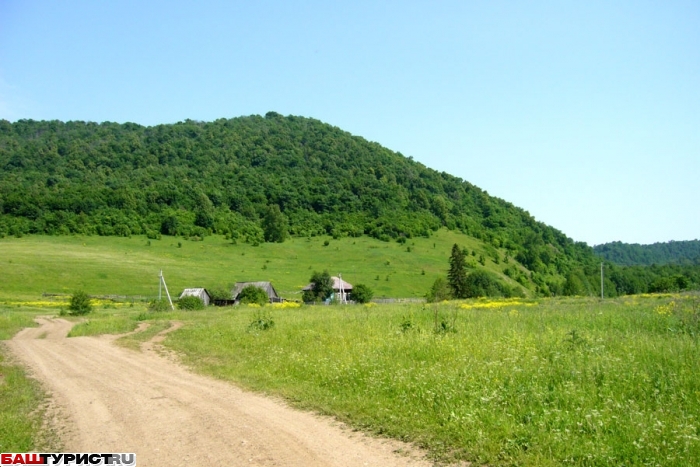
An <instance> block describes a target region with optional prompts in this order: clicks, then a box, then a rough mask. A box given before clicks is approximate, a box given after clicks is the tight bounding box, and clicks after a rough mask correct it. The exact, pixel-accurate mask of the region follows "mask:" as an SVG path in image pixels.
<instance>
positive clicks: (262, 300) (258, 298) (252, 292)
mask: <svg viewBox="0 0 700 467" xmlns="http://www.w3.org/2000/svg"><path fill="white" fill-rule="evenodd" d="M238 301H239V302H240V303H242V304H244V305H247V304H249V303H255V304H258V305H264V304H266V303H267V302H269V301H270V298H269V297H268V296H267V292H265V291H264V290H263V289H261V288H260V287H255V286H254V285H247V286H245V287H243V290H241V293H240V294H238Z"/></svg>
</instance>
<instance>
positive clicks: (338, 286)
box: [301, 276, 352, 302]
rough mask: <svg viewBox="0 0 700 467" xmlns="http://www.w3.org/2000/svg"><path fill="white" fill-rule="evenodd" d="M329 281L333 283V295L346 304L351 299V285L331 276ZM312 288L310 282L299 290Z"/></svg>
mask: <svg viewBox="0 0 700 467" xmlns="http://www.w3.org/2000/svg"><path fill="white" fill-rule="evenodd" d="M331 281H333V295H334V296H335V297H337V298H338V300H339V301H341V302H346V301H348V299H351V297H349V295H350V294H352V284H350V283H349V282H345V281H344V280H342V279H341V278H339V277H335V276H331ZM313 287H314V283H313V282H312V283H311V284H309V285H307V286H306V287H304V288H303V289H301V290H302V291H305V290H311V289H313Z"/></svg>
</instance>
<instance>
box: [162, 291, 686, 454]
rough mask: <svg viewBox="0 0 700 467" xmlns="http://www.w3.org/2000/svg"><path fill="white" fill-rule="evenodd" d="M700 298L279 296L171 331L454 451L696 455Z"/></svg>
mask: <svg viewBox="0 0 700 467" xmlns="http://www.w3.org/2000/svg"><path fill="white" fill-rule="evenodd" d="M693 300H697V297H693V296H661V297H630V298H621V299H617V300H606V301H604V302H600V301H598V300H595V299H564V300H545V301H541V302H540V303H535V302H527V301H519V302H517V301H513V302H510V303H509V302H507V301H500V302H494V301H485V300H482V301H470V302H450V303H445V304H439V305H401V306H399V305H395V306H376V307H363V306H348V307H334V306H331V307H302V308H299V309H288V310H272V312H271V316H272V319H274V321H275V326H274V327H272V328H271V329H268V330H266V331H259V330H252V329H251V327H250V326H249V325H250V323H251V322H253V321H254V320H255V319H256V317H257V316H258V313H259V310H255V309H246V308H236V309H233V310H222V311H220V312H217V313H211V312H205V313H201V314H198V315H197V316H196V317H195V316H194V314H192V315H191V317H190V319H189V320H188V319H187V318H186V317H184V316H183V317H181V318H180V319H183V320H184V321H186V326H185V327H184V328H182V329H181V330H179V331H178V332H176V333H174V334H172V335H171V336H169V338H168V340H166V342H165V344H166V346H167V347H170V348H172V349H174V350H176V351H179V352H180V353H181V355H183V356H184V359H185V362H186V363H187V364H188V365H190V366H191V367H193V368H195V369H196V370H198V371H200V372H202V373H205V374H210V375H214V376H216V377H218V378H222V379H226V380H232V381H236V382H238V383H239V384H242V385H244V386H246V387H248V388H251V389H255V390H259V391H263V392H267V393H271V394H276V395H281V396H283V397H285V398H287V399H288V400H289V401H291V402H292V403H294V404H296V405H297V406H300V407H304V408H310V409H313V410H317V411H319V412H322V413H326V414H330V415H333V416H336V417H338V418H339V419H341V420H343V421H345V422H348V423H349V424H351V425H352V426H355V427H358V428H360V429H364V430H368V431H371V432H374V433H377V434H381V435H385V436H390V437H394V438H398V439H403V440H409V441H413V442H416V443H417V444H419V445H420V446H423V447H425V448H427V449H428V450H429V451H430V452H431V453H432V454H433V455H434V456H435V457H436V458H437V459H440V460H443V461H449V460H457V459H464V460H470V461H473V462H476V463H477V464H482V463H485V464H488V465H494V466H505V465H538V466H560V465H580V466H598V465H600V466H603V465H606V466H607V465H630V466H631V465H640V466H641V465H664V466H686V465H691V464H692V463H693V462H695V460H696V459H698V458H700V378H698V377H697V375H698V374H700V350H699V349H700V347H699V346H698V335H699V333H698V331H700V328H698V327H697V326H696V327H695V328H693V326H694V325H693V324H692V323H693V319H695V318H693V319H688V316H690V315H692V314H693V313H694V312H693V310H694V308H693V305H692V303H691V302H692V301H693ZM671 302H673V303H674V305H673V306H672V308H673V309H674V310H675V311H676V312H675V313H668V312H667V309H668V307H669V304H670V303H671ZM493 303H497V306H494V305H493ZM474 305H482V306H474ZM695 310H696V311H695V313H697V309H695ZM683 313H685V315H683ZM686 315H687V316H686ZM684 320H685V321H686V324H682V322H683V321H684ZM688 323H689V324H688Z"/></svg>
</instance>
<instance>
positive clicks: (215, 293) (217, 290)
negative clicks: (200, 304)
mask: <svg viewBox="0 0 700 467" xmlns="http://www.w3.org/2000/svg"><path fill="white" fill-rule="evenodd" d="M207 290H208V291H209V296H211V298H212V300H231V298H232V297H231V287H212V288H208V289H207Z"/></svg>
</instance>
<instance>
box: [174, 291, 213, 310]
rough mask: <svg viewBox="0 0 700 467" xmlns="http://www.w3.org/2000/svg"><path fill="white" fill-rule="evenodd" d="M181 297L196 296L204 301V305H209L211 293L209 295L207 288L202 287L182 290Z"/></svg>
mask: <svg viewBox="0 0 700 467" xmlns="http://www.w3.org/2000/svg"><path fill="white" fill-rule="evenodd" d="M183 297H197V298H199V299H200V300H202V301H203V302H204V306H209V303H210V302H211V295H209V292H207V289H205V288H202V287H198V288H192V289H185V290H183V291H182V293H181V294H180V298H183Z"/></svg>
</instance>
